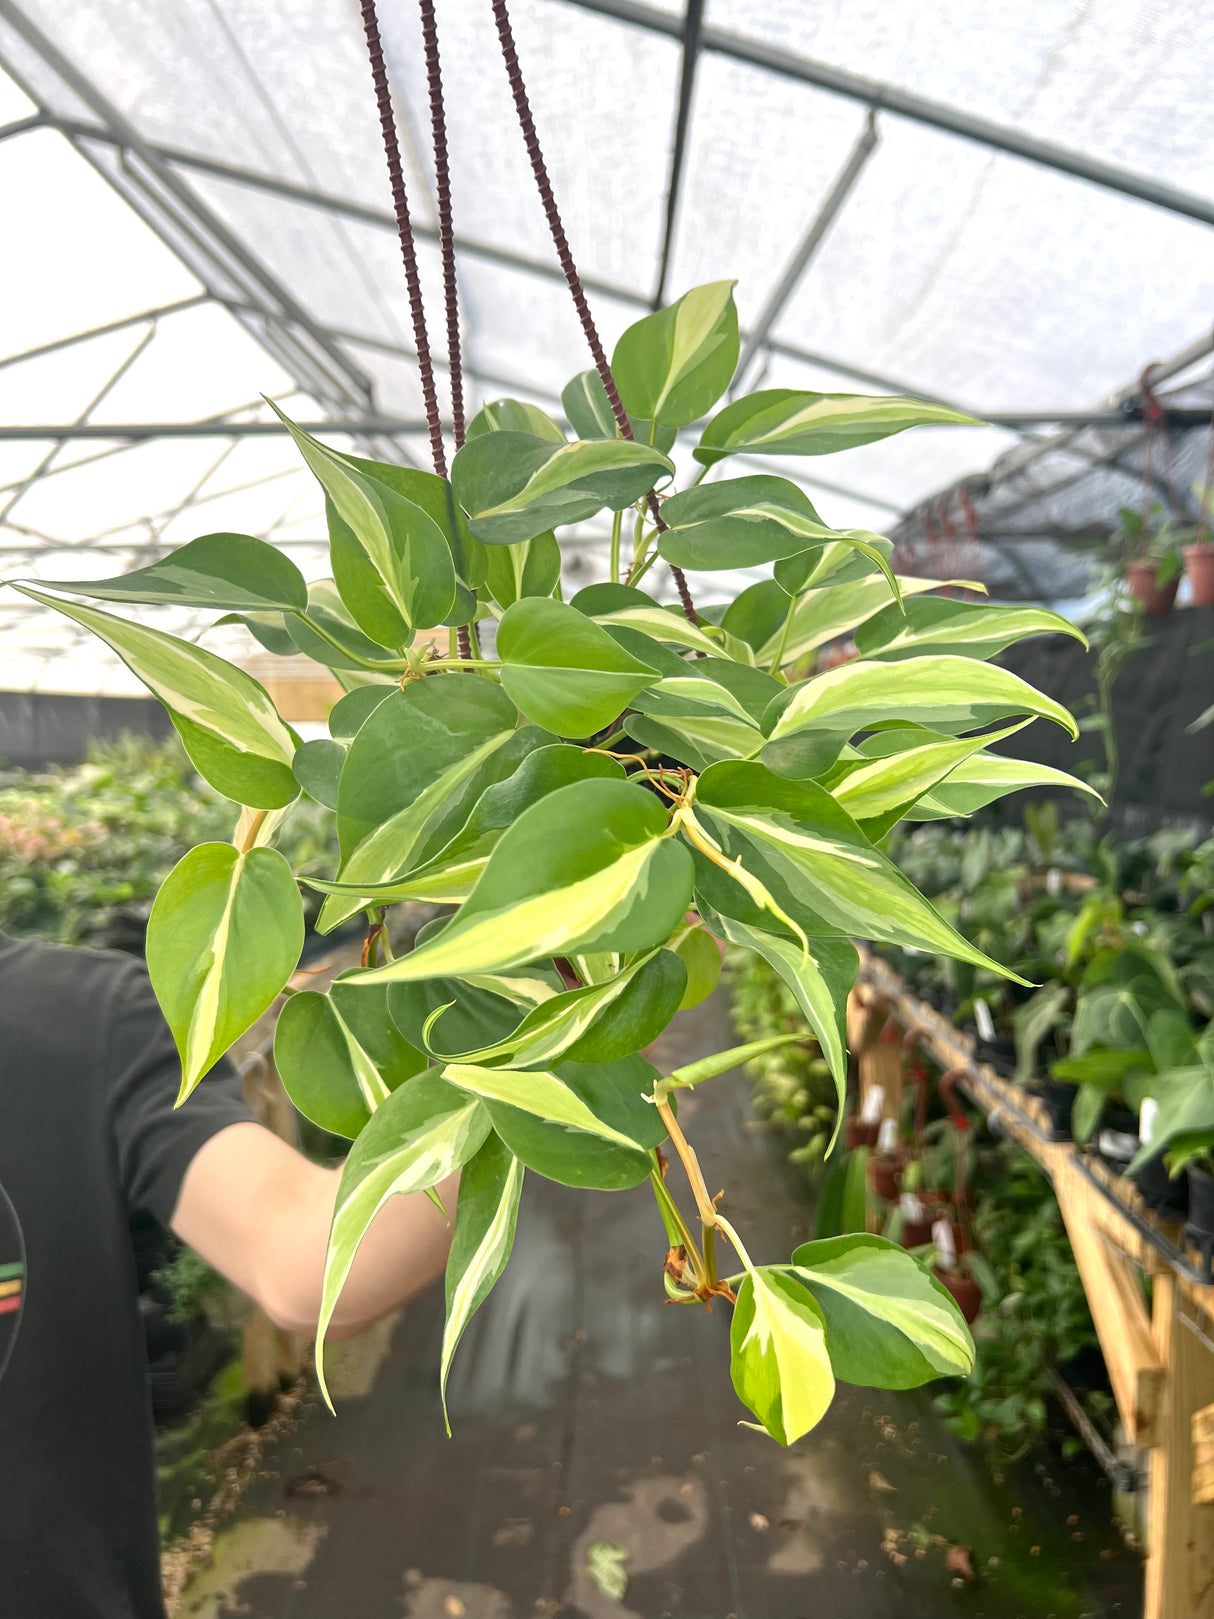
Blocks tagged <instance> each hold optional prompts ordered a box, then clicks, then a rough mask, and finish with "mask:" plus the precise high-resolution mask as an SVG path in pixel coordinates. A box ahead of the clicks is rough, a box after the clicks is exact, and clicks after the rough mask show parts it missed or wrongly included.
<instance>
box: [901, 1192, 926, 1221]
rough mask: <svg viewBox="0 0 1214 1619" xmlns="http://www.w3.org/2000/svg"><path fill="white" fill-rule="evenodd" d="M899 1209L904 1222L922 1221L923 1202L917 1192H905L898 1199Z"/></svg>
mask: <svg viewBox="0 0 1214 1619" xmlns="http://www.w3.org/2000/svg"><path fill="white" fill-rule="evenodd" d="M898 1208H899V1209H900V1210H901V1212H902V1218H903V1219H904V1220H922V1218H923V1201H922V1199H921V1198H920V1197H919V1194H918V1193H917V1192H903V1193H902V1195H901V1197H900V1198H899V1199H898Z"/></svg>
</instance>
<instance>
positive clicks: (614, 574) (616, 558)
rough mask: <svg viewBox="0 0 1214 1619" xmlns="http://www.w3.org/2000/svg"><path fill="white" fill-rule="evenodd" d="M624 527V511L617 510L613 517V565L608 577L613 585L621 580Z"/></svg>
mask: <svg viewBox="0 0 1214 1619" xmlns="http://www.w3.org/2000/svg"><path fill="white" fill-rule="evenodd" d="M623 528H624V513H623V512H622V511H619V512H616V513H615V515H614V516H613V517H612V519H611V566H610V569H609V571H608V575H607V577H608V578H609V579H610V580H611V582H612V584H613V585H618V584H619V582H620V535H621V533H622V531H623Z"/></svg>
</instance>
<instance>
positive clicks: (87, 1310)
mask: <svg viewBox="0 0 1214 1619" xmlns="http://www.w3.org/2000/svg"><path fill="white" fill-rule="evenodd" d="M180 1075H181V1070H180V1066H179V1063H178V1059H177V1053H176V1049H175V1047H174V1045H173V1040H172V1036H171V1035H170V1033H169V1030H168V1028H167V1026H166V1024H165V1022H164V1019H163V1017H162V1016H161V1013H160V1009H159V1007H158V1006H157V1004H156V1001H155V998H154V997H153V995H152V991H151V987H150V985H149V983H148V977H147V972H146V971H145V969H144V967H143V965H142V964H141V963H140V962H138V961H135V960H134V959H132V958H131V957H129V956H124V955H119V954H118V953H116V952H113V951H100V950H82V949H68V948H65V947H63V946H59V945H48V944H45V943H42V942H41V941H37V940H31V939H21V940H16V939H8V938H5V937H4V936H2V935H0V1616H2V1619H162V1616H163V1614H164V1607H163V1604H162V1602H161V1596H160V1557H159V1546H158V1540H157V1525H156V1500H155V1476H154V1468H153V1451H152V1424H151V1408H150V1400H149V1394H148V1381H147V1362H146V1355H145V1350H144V1338H143V1329H142V1325H141V1322H140V1316H139V1309H138V1295H137V1287H136V1281H135V1262H134V1254H133V1250H132V1245H131V1235H130V1225H129V1222H130V1219H131V1216H132V1215H134V1214H135V1213H136V1212H138V1211H146V1212H148V1213H150V1214H152V1215H154V1216H155V1217H156V1218H157V1219H158V1220H159V1221H160V1222H161V1223H162V1224H164V1225H166V1226H167V1224H168V1222H169V1220H170V1218H171V1216H172V1214H173V1210H174V1207H175V1206H176V1203H177V1197H178V1193H179V1191H180V1189H181V1182H182V1179H183V1178H184V1176H185V1172H186V1170H187V1168H188V1167H189V1164H190V1161H191V1159H192V1158H193V1157H194V1154H195V1153H196V1152H197V1151H198V1149H199V1148H200V1147H201V1146H202V1145H203V1144H204V1142H206V1141H207V1140H209V1138H210V1137H211V1136H213V1135H214V1134H215V1133H216V1132H217V1131H219V1130H222V1129H225V1128H226V1127H227V1126H228V1125H229V1124H235V1123H238V1122H240V1121H242V1120H246V1119H249V1118H251V1117H252V1115H251V1114H250V1112H249V1110H248V1108H247V1107H246V1106H245V1103H244V1100H243V1097H242V1095H241V1091H240V1086H239V1082H238V1080H237V1078H236V1074H235V1072H234V1070H233V1069H232V1067H231V1065H230V1064H228V1063H226V1062H224V1063H222V1064H220V1065H219V1066H217V1067H216V1068H215V1069H214V1070H213V1072H212V1073H211V1075H210V1076H209V1077H208V1078H207V1079H206V1080H205V1081H204V1082H203V1084H202V1085H201V1086H200V1087H199V1088H198V1090H196V1091H195V1092H194V1094H193V1096H191V1098H190V1099H189V1101H188V1102H186V1103H185V1105H184V1106H183V1107H182V1108H180V1109H179V1110H177V1111H174V1108H173V1103H174V1101H175V1100H176V1096H177V1087H178V1083H179V1081H180Z"/></svg>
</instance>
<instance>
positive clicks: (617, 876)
mask: <svg viewBox="0 0 1214 1619" xmlns="http://www.w3.org/2000/svg"><path fill="white" fill-rule="evenodd" d="M461 678H466V677H461ZM666 832H667V817H666V811H665V809H664V808H663V806H662V804H661V803H660V802H659V801H658V800H657V799H656V798H655V797H654V795H653V794H652V793H647V792H646V791H645V790H644V789H643V788H640V787H635V786H633V785H632V784H631V783H630V782H622V781H579V782H574V783H573V784H572V785H571V786H569V787H562V788H560V789H559V790H558V791H557V792H554V793H550V794H549V795H548V797H547V798H544V799H542V800H541V801H540V802H539V803H538V804H533V805H532V806H531V808H530V809H528V810H526V811H524V813H523V814H522V815H520V816H519V818H518V820H517V821H516V822H515V823H514V825H513V826H512V827H511V828H510V830H509V831H508V832H507V833H506V834H505V835H504V836H503V838H502V839H501V841H500V842H499V843H498V845H497V847H496V848H495V849H494V851H493V853H492V854H491V855H490V856H489V863H488V865H487V866H486V867H485V870H484V872H483V874H482V875H481V878H480V880H479V881H478V882H477V885H476V887H475V888H474V889H473V890H472V893H471V895H470V896H469V898H468V899H467V901H466V902H465V903H464V905H463V907H462V909H461V910H460V911H459V912H458V914H457V915H456V916H455V918H454V919H453V920H452V921H451V922H450V923H449V924H448V925H447V926H446V927H445V928H444V929H443V931H442V932H441V933H440V934H439V935H438V936H437V937H436V938H435V939H433V940H428V941H427V942H426V943H425V944H424V945H419V946H418V948H417V949H415V950H413V951H411V952H410V953H409V955H407V956H402V957H400V958H399V959H398V960H396V961H394V962H390V963H388V965H387V966H384V967H380V968H377V969H376V970H375V971H374V972H373V973H371V974H369V975H368V977H367V981H368V982H376V981H380V982H386V983H391V982H392V981H394V980H401V981H402V982H403V981H406V980H409V979H417V978H432V977H435V976H438V975H442V974H447V973H454V974H459V975H460V976H466V975H468V974H470V973H481V972H496V971H499V970H500V969H502V968H505V967H512V966H516V965H520V964H522V963H524V962H528V961H535V960H539V959H545V958H547V957H550V956H561V955H569V954H571V953H578V952H583V951H592V950H647V949H649V948H651V947H652V946H653V945H655V944H662V943H663V942H664V941H665V940H666V939H668V938H669V937H670V935H671V934H672V933H673V932H674V930H675V928H676V926H677V925H678V922H679V919H680V917H682V915H683V913H684V912H685V911H686V909H687V906H688V904H689V902H690V898H691V880H692V864H691V857H690V855H689V854H688V852H687V850H686V849H685V848H684V847H683V846H682V845H681V844H680V843H678V842H677V841H675V840H674V839H672V838H670V837H668V836H667V835H666Z"/></svg>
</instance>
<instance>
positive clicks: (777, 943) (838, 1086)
mask: <svg viewBox="0 0 1214 1619" xmlns="http://www.w3.org/2000/svg"><path fill="white" fill-rule="evenodd" d="M722 875H723V874H722ZM733 894H734V895H735V896H736V897H737V899H738V900H740V901H743V902H744V901H745V898H746V896H745V895H744V894H743V892H742V890H741V889H740V888H738V887H737V885H736V884H734V885H733ZM729 898H730V896H729V895H727V901H728V899H729ZM696 904H697V906H698V907H699V909H700V914H701V915H702V916H703V918H704V920H705V922H707V924H708V926H709V927H710V928H711V929H712V931H713V932H714V933H715V934H716V935H717V937H718V938H719V939H724V940H725V941H726V942H727V943H728V944H736V945H742V946H744V947H745V948H746V949H747V950H753V951H755V952H756V953H757V954H758V955H760V956H762V958H763V960H764V961H766V962H767V964H768V966H769V967H773V968H774V969H775V971H776V972H777V973H779V975H780V977H781V978H782V979H783V980H784V982H785V983H786V984H787V985H788V987H789V989H790V990H791V991H792V993H793V995H794V997H795V998H796V1002H797V1005H798V1006H799V1007H800V1008H801V1011H802V1012H803V1013H804V1014H805V1020H806V1022H807V1023H808V1024H809V1026H810V1028H811V1029H812V1030H813V1033H814V1036H815V1038H816V1039H817V1042H818V1046H819V1048H820V1050H821V1052H822V1056H823V1058H824V1060H825V1061H826V1063H827V1066H828V1067H829V1068H830V1072H831V1077H832V1078H833V1080H834V1082H835V1095H836V1098H837V1100H838V1104H839V1105H838V1112H837V1114H836V1118H835V1128H834V1131H833V1132H832V1135H831V1139H830V1144H829V1146H828V1148H827V1151H828V1152H829V1151H830V1149H831V1148H833V1146H834V1144H835V1140H836V1138H837V1136H838V1134H839V1127H840V1125H841V1123H842V1120H843V1108H844V1104H845V1102H846V1100H847V997H848V996H849V995H850V994H851V992H852V990H853V989H854V988H855V983H856V974H857V972H858V971H859V967H860V958H859V957H858V956H857V955H856V951H855V947H854V946H853V945H852V944H851V942H850V941H849V940H847V939H823V938H815V939H814V941H813V943H812V945H811V947H810V949H809V950H808V951H807V950H806V949H805V948H804V946H803V945H802V944H801V943H800V942H799V941H798V940H797V939H794V938H793V937H792V935H791V934H790V933H788V932H787V931H786V930H784V929H782V928H780V927H779V926H778V924H776V923H774V921H773V918H771V917H770V916H765V915H763V913H762V912H758V911H757V908H754V909H751V908H750V907H749V906H746V905H745V904H744V903H742V904H738V903H735V906H734V908H735V909H738V910H743V909H746V910H749V911H750V914H749V915H748V917H747V919H746V920H744V921H743V920H739V918H737V917H734V916H729V915H726V914H725V913H724V912H721V911H718V910H715V909H714V908H713V907H712V906H711V904H710V903H709V902H708V900H707V899H705V897H704V896H703V895H702V894H701V893H699V892H698V891H697V894H696ZM714 948H715V947H714Z"/></svg>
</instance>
